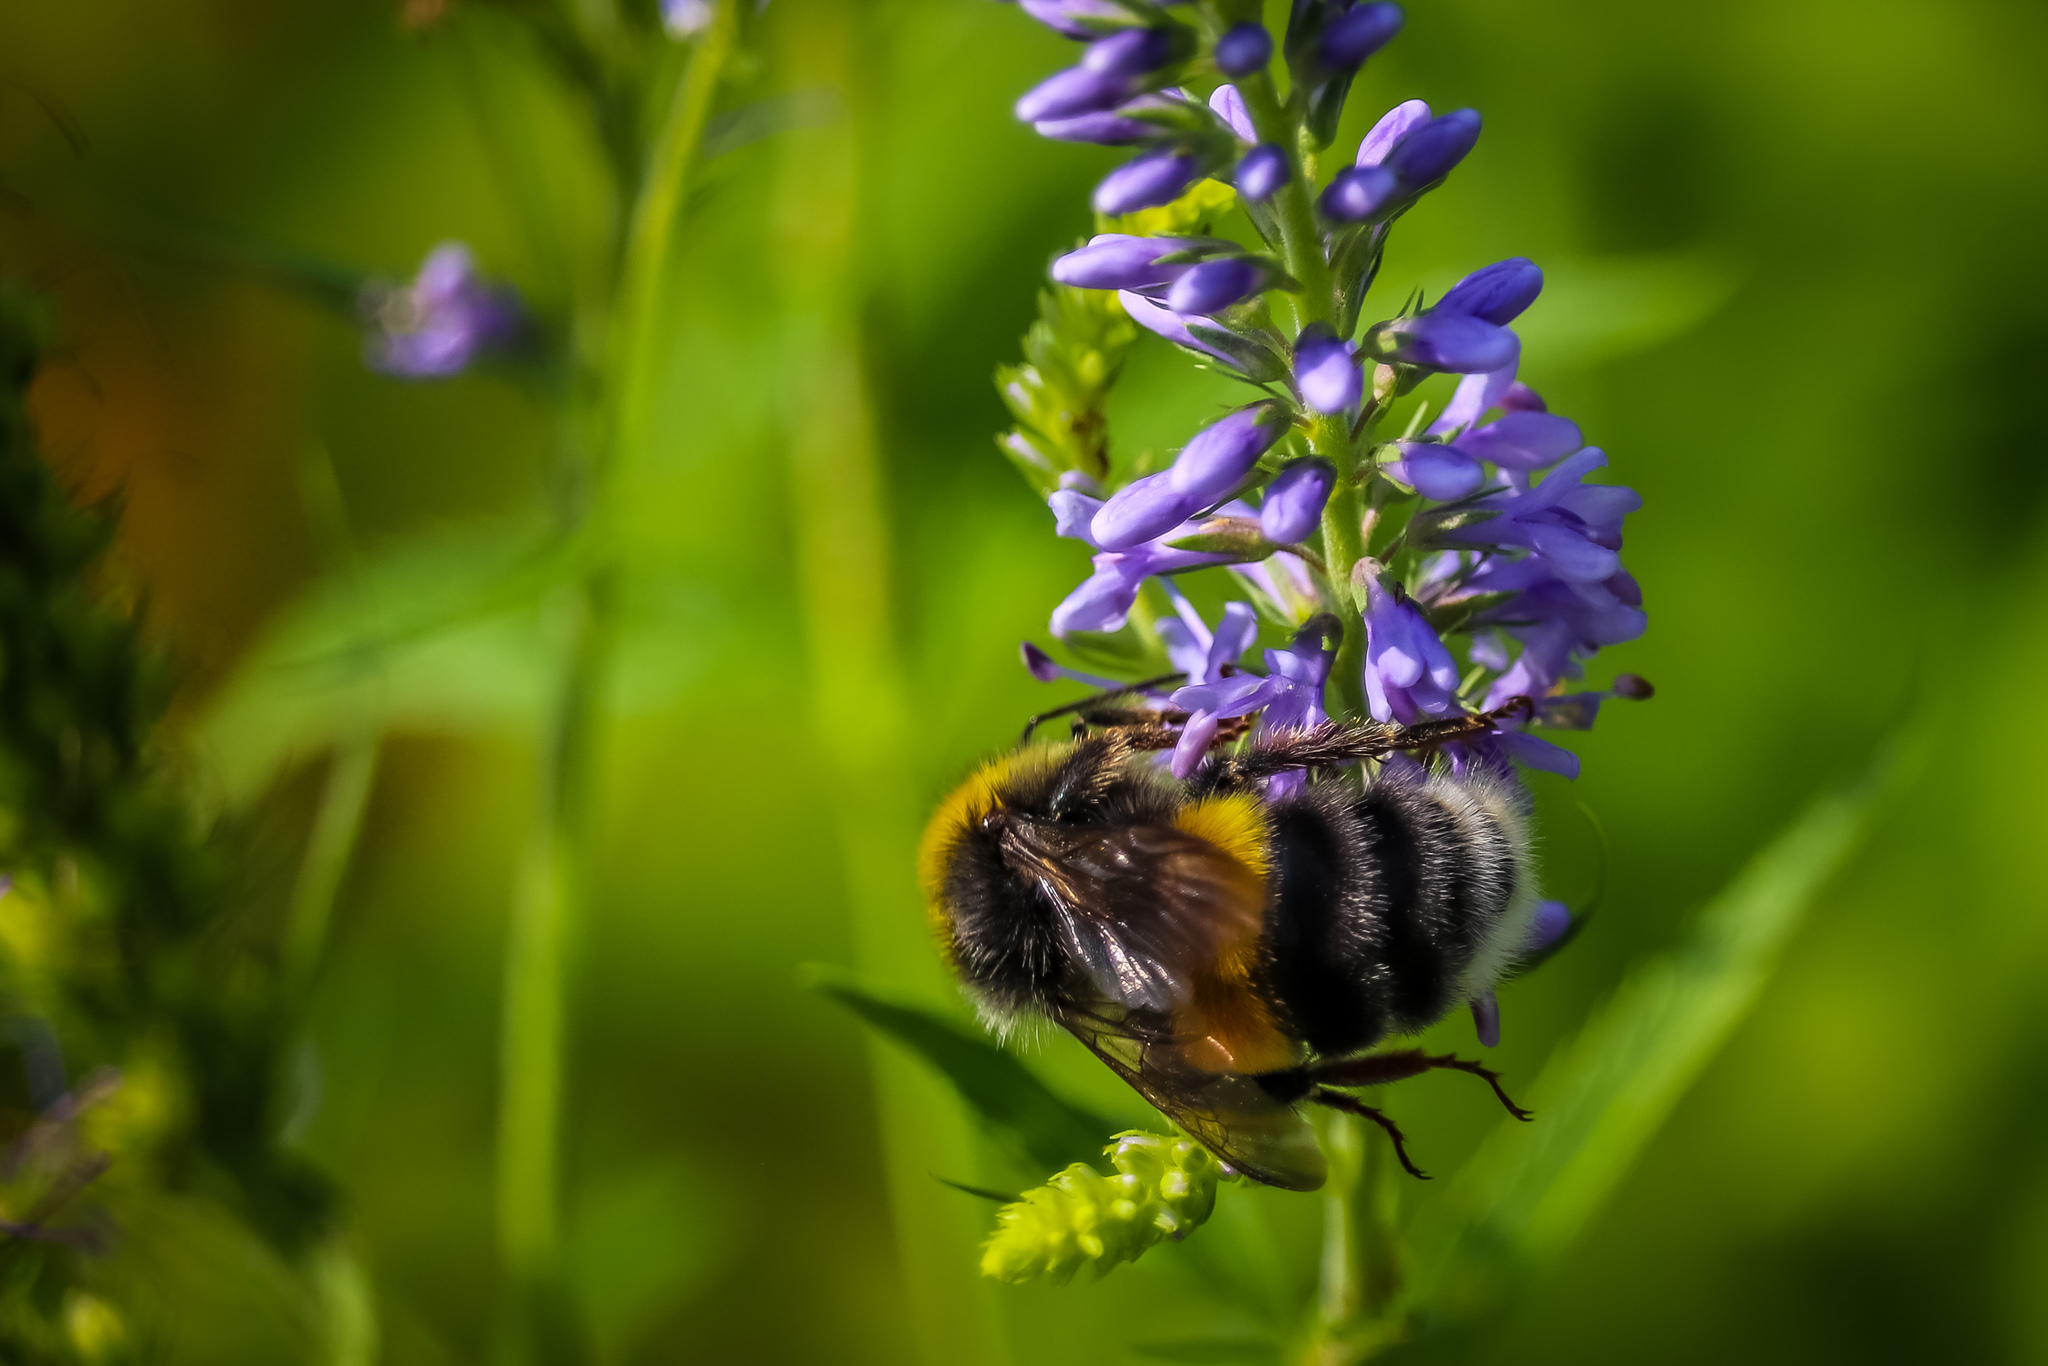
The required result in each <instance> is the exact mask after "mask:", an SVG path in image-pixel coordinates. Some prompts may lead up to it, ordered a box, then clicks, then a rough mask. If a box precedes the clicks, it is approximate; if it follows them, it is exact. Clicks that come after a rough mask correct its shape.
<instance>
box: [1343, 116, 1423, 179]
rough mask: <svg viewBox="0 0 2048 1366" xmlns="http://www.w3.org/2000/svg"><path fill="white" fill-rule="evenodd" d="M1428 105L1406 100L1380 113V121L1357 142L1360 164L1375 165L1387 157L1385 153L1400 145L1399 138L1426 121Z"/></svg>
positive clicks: (1358, 162)
mask: <svg viewBox="0 0 2048 1366" xmlns="http://www.w3.org/2000/svg"><path fill="white" fill-rule="evenodd" d="M1429 119H1430V113H1429V106H1428V105H1427V104H1424V103H1423V102H1422V101H1421V100H1406V101H1403V102H1402V103H1400V104H1397V105H1395V106H1394V107H1393V108H1392V109H1389V110H1388V111H1387V112H1386V113H1384V114H1382V115H1380V121H1379V122H1378V123H1375V124H1374V125H1373V126H1372V131H1371V132H1369V133H1367V134H1366V135H1365V138H1364V140H1363V141H1361V142H1360V143H1359V144H1358V161H1357V164H1358V165H1360V166H1377V165H1379V164H1380V163H1381V162H1383V161H1385V160H1386V159H1387V153H1389V152H1391V151H1393V150H1394V148H1395V147H1397V146H1399V145H1400V142H1401V139H1403V138H1405V137H1407V136H1408V135H1409V134H1410V133H1412V132H1414V131H1415V130H1416V129H1417V128H1420V127H1421V126H1422V125H1423V124H1425V123H1428V122H1429Z"/></svg>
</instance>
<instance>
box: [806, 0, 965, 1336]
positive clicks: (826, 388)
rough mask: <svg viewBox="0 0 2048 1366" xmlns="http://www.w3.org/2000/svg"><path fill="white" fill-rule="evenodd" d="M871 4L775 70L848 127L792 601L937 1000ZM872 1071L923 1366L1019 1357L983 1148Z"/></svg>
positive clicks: (859, 913) (809, 136)
mask: <svg viewBox="0 0 2048 1366" xmlns="http://www.w3.org/2000/svg"><path fill="white" fill-rule="evenodd" d="M863 13H864V11H863V9H862V7H860V6H853V5H814V6H811V7H809V8H808V9H807V10H806V11H805V12H804V14H803V15H802V16H801V19H800V21H798V22H785V23H784V24H782V25H781V26H780V46H779V50H778V51H777V53H776V63H777V66H778V68H779V69H780V70H781V71H782V72H783V73H784V75H785V77H786V78H787V79H788V80H789V81H790V83H791V85H792V86H793V87H794V88H797V89H809V90H831V91H837V92H840V94H841V95H842V97H843V99H842V106H843V108H844V109H845V110H846V111H847V112H846V114H845V116H844V117H843V118H841V119H840V120H838V121H837V122H836V123H834V124H832V125H829V126H826V127H821V128H814V129H808V130H804V131H802V132H794V133H791V134H789V135H787V136H785V138H784V139H783V142H782V155H783V163H782V169H781V172H780V177H779V180H780V183H779V184H778V186H777V190H776V196H775V203H774V208H773V214H774V218H773V229H774V232H775V236H776V241H775V248H774V252H773V259H775V260H776V261H778V262H779V263H781V267H782V275H783V283H784V288H785V290H786V295H785V308H786V314H787V317H788V318H789V326H790V332H789V336H788V342H787V350H786V352H785V355H784V358H783V360H782V363H781V373H783V374H785V375H790V376H800V377H801V380H800V382H797V383H793V384H792V385H791V387H790V392H789V400H790V402H789V409H790V423H791V425H790V429H789V433H788V445H787V459H788V469H789V512H790V521H791V531H792V539H793V542H794V550H795V566H794V567H795V571H796V573H795V577H796V592H797V595H798V600H799V610H800V619H801V623H802V629H803V633H804V642H805V647H806V654H807V655H808V658H809V673H810V686H811V707H810V711H811V720H812V723H813V727H814V730H813V735H814V736H815V740H814V750H813V752H814V753H815V754H816V755H817V757H818V761H819V767H820V769H821V770H822V773H821V777H822V780H823V782H824V783H825V785H826V787H827V788H828V790H829V791H831V792H832V793H834V794H836V795H835V797H834V799H833V800H832V801H830V802H829V803H828V805H829V807H830V810H831V812H832V820H833V824H834V826H835V831H834V833H835V834H836V836H837V842H838V846H839V857H840V864H841V872H842V877H843V880H844V881H843V885H844V887H845V895H846V901H847V908H848V912H849V916H850V919H851V921H852V930H853V950H854V959H855V962H856V965H857V966H858V967H859V969H860V970H861V972H862V973H863V974H865V975H867V976H870V977H884V976H886V977H889V978H892V979H894V980H897V981H905V980H907V979H909V978H912V977H915V976H917V975H918V974H923V978H922V980H921V982H920V985H921V986H922V987H923V988H924V990H925V992H926V994H927V995H928V997H929V999H932V1000H934V1001H942V1000H947V999H949V998H951V997H952V996H953V989H952V987H951V986H950V985H949V984H948V983H947V982H946V981H945V979H944V975H943V972H942V970H941V968H940V966H939V962H938V955H937V954H935V953H934V952H933V951H932V945H931V943H930V940H929V937H928V932H927V930H926V928H925V923H924V918H923V916H922V915H920V914H919V913H918V912H917V910H916V907H917V906H918V905H919V894H918V891H917V887H916V884H915V879H914V877H913V876H912V865H913V859H912V858H911V851H912V850H913V849H915V847H916V844H917V838H918V831H919V828H920V825H921V823H922V817H923V810H922V806H923V803H922V790H921V788H920V786H919V784H918V783H917V781H916V780H915V779H914V778H913V776H912V774H911V772H910V771H909V769H908V766H907V756H908V755H910V754H911V753H913V752H914V751H915V747H916V746H915V727H914V726H913V724H912V717H911V708H910V702H909V696H908V691H907V689H906V687H905V685H904V681H903V677H902V666H901V662H900V656H899V653H898V649H897V645H896V625H895V622H894V620H893V617H894V613H893V610H892V598H891V590H890V582H891V578H892V574H891V565H890V559H891V555H890V532H889V524H888V518H887V514H886V511H885V504H884V499H883V472H882V468H881V452H880V450H879V444H878V440H877V434H876V431H875V413H874V406H873V402H872V400H871V398H870V394H869V387H868V382H867V375H866V369H865V358H864V355H863V349H862V345H861V324H860V319H861V313H862V309H863V305H864V296H865V292H866V287H867V285H866V281H865V279H864V278H863V273H862V270H861V261H862V259H863V257H862V254H861V253H860V252H859V250H858V245H859V244H858V241H857V236H856V234H857V231H858V224H859V206H860V194H861V161H860V147H861V138H860V129H861V117H862V109H863V102H862V98H861V90H860V76H861V72H862V71H863V69H864V62H863V52H862V48H863V40H864V39H865V38H866V36H867V35H866V33H864V32H863V29H864V26H865V25H864V21H863V18H862V15H863ZM869 1060H870V1068H871V1074H872V1077H873V1084H874V1096H875V1110H876V1118H877V1121H878V1123H879V1127H880V1129H881V1148H882V1161H883V1173H884V1179H885V1180H886V1182H887V1187H888V1198H889V1207H890V1214H891V1219H892V1222H893V1223H894V1226H895V1227H894V1232H895V1239H896V1248H897V1264H898V1265H899V1267H900V1268H901V1274H902V1278H903V1290H904V1295H905V1299H906V1301H907V1310H908V1312H907V1314H905V1315H903V1316H902V1319H903V1320H904V1321H905V1323H906V1327H907V1329H908V1332H907V1333H906V1336H907V1337H909V1338H910V1339H911V1341H912V1344H913V1346H914V1348H915V1353H916V1359H917V1360H919V1361H921V1362H924V1363H927V1366H953V1364H954V1363H962V1362H973V1363H977V1366H980V1363H989V1364H990V1366H997V1364H998V1363H1000V1362H1001V1361H1002V1360H1003V1359H1004V1356H1005V1353H1004V1349H1003V1345H1002V1342H1001V1339H1000V1337H999V1336H998V1334H997V1331H996V1324H995V1320H994V1305H993V1299H992V1296H991V1293H990V1288H989V1287H988V1286H987V1285H986V1284H985V1283H984V1282H983V1281H982V1280H981V1278H980V1277H979V1276H978V1275H977V1274H976V1261H977V1256H976V1251H975V1249H976V1244H977V1243H978V1242H979V1241H980V1238H981V1235H982V1233H983V1231H984V1228H985V1221H986V1213H985V1210H984V1208H983V1207H981V1206H978V1205H977V1204H976V1203H975V1202H973V1201H969V1200H964V1199H962V1198H961V1197H960V1196H959V1194H958V1193H957V1192H955V1191H951V1190H948V1189H947V1188H946V1187H944V1186H942V1185H941V1184H939V1183H938V1182H937V1181H934V1180H933V1179H932V1176H931V1173H933V1172H934V1171H938V1172H961V1173H965V1172H969V1171H972V1170H973V1169H974V1166H975V1165H976V1162H977V1153H976V1149H975V1146H974V1140H973V1138H972V1135H971V1134H970V1132H969V1130H968V1128H967V1123H966V1120H965V1117H964V1116H963V1115H962V1114H961V1110H960V1105H959V1102H958V1100H957V1098H955V1097H954V1096H953V1095H952V1094H951V1093H950V1090H949V1088H948V1087H947V1085H946V1084H945V1083H944V1082H943V1081H941V1080H939V1079H938V1078H936V1077H934V1076H932V1075H930V1074H929V1073H927V1072H925V1071H923V1070H922V1069H921V1067H920V1065H919V1064H917V1063H916V1062H914V1061H912V1060H911V1059H909V1058H907V1057H905V1056H903V1055H902V1054H901V1053H900V1052H897V1051H895V1050H894V1049H892V1048H891V1047H889V1046H888V1045H885V1044H882V1043H880V1042H879V1041H875V1042H872V1043H871V1047H870V1052H869Z"/></svg>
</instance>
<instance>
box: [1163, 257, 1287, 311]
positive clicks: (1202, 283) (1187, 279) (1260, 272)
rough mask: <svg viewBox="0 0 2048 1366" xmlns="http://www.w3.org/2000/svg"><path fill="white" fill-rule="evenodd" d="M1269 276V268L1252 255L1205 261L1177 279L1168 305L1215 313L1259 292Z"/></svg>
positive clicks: (1168, 298)
mask: <svg viewBox="0 0 2048 1366" xmlns="http://www.w3.org/2000/svg"><path fill="white" fill-rule="evenodd" d="M1266 279H1267V272H1266V268H1265V267H1264V266H1262V265H1260V264H1259V263H1258V262H1257V261H1255V260H1252V259H1251V258H1249V257H1245V256H1225V257H1222V258H1221V259H1219V260H1214V261H1204V262H1202V263H1201V264H1200V265H1198V266H1194V267H1192V268H1191V269H1189V270H1188V271H1187V273H1186V274H1185V275H1182V276H1181V277H1180V279H1178V280H1176V281H1175V282H1174V285H1173V289H1172V290H1171V291H1170V292H1169V293H1168V294H1167V296H1166V306H1167V307H1168V308H1170V309H1172V310H1173V311H1174V312H1176V313H1179V314H1182V315H1188V314H1208V313H1214V312H1216V311H1217V310H1219V309H1224V308H1228V307H1230V306H1231V305H1232V304H1234V303H1236V302H1237V301H1238V300H1239V299H1243V298H1246V297H1248V296H1250V295H1253V294H1256V293H1258V291H1259V290H1261V289H1263V288H1265V285H1266Z"/></svg>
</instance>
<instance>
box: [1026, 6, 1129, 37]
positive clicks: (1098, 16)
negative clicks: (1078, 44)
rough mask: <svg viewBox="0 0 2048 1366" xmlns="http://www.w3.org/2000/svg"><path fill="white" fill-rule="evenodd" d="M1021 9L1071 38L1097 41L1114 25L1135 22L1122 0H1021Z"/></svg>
mask: <svg viewBox="0 0 2048 1366" xmlns="http://www.w3.org/2000/svg"><path fill="white" fill-rule="evenodd" d="M1018 8H1019V9H1021V10H1023V11H1024V12H1025V13H1026V14H1028V15H1030V16H1031V17H1032V18H1033V19H1036V20H1037V21H1038V22H1039V23H1041V24H1044V25H1045V26H1046V27H1047V28H1049V29H1052V30H1054V31H1056V32H1059V33H1064V34H1065V35H1066V36H1067V37H1069V38H1094V37H1096V36H1098V35H1099V34H1100V33H1101V32H1102V29H1103V28H1104V27H1106V26H1109V25H1113V24H1128V23H1130V22H1131V11H1130V8H1129V7H1128V6H1126V5H1123V4H1119V3H1118V0H1018Z"/></svg>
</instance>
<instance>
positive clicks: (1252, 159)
mask: <svg viewBox="0 0 2048 1366" xmlns="http://www.w3.org/2000/svg"><path fill="white" fill-rule="evenodd" d="M1293 174H1294V172H1293V170H1292V169H1291V168H1290V167H1289V166H1288V164H1287V153H1286V152H1284V151H1282V150H1281V149H1280V147H1279V146H1278V144H1276V143H1271V142H1262V143H1260V144H1259V145H1258V146H1257V147H1254V148H1252V149H1251V151H1249V152H1247V153H1245V155H1244V160H1242V161H1240V162H1238V163H1237V175H1236V180H1237V192H1238V193H1239V194H1241V195H1243V196H1244V197H1245V198H1246V199H1271V198H1272V197H1273V195H1274V194H1275V193H1276V192H1277V191H1278V190H1279V189H1280V187H1281V186H1283V185H1285V184H1286V183H1287V181H1288V179H1289V178H1290V177H1291V176H1292V175H1293Z"/></svg>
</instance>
